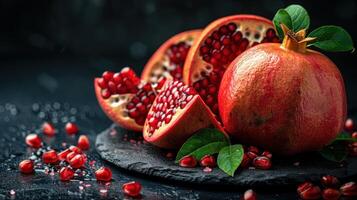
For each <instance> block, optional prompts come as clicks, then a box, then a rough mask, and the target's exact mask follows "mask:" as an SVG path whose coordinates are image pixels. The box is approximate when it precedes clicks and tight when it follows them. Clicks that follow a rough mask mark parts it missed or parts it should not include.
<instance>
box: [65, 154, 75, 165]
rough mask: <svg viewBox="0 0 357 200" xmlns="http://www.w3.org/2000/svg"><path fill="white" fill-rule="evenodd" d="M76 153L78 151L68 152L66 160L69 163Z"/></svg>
mask: <svg viewBox="0 0 357 200" xmlns="http://www.w3.org/2000/svg"><path fill="white" fill-rule="evenodd" d="M76 155H77V153H76V152H70V153H68V154H67V156H66V161H67V162H68V163H70V162H71V160H72V158H73V157H74V156H76Z"/></svg>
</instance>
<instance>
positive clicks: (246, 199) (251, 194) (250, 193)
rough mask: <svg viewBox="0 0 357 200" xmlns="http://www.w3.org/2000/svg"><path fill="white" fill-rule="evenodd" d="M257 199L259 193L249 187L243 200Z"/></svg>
mask: <svg viewBox="0 0 357 200" xmlns="http://www.w3.org/2000/svg"><path fill="white" fill-rule="evenodd" d="M256 199H257V194H256V193H255V192H254V191H253V190H252V189H249V190H247V191H245V192H244V195H243V200H256Z"/></svg>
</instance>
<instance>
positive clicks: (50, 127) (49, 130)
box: [42, 122, 56, 136]
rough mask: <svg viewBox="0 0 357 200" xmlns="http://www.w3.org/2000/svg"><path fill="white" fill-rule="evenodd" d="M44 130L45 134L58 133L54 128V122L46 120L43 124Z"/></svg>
mask: <svg viewBox="0 0 357 200" xmlns="http://www.w3.org/2000/svg"><path fill="white" fill-rule="evenodd" d="M42 132H43V133H44V134H45V135H48V136H54V135H55V133H56V129H55V128H54V126H53V125H52V124H50V123H48V122H45V123H43V124H42Z"/></svg>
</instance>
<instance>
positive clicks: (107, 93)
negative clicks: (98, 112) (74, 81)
mask: <svg viewBox="0 0 357 200" xmlns="http://www.w3.org/2000/svg"><path fill="white" fill-rule="evenodd" d="M108 74H109V75H108ZM163 81H164V80H163ZM162 84H163V83H161V82H160V83H159V84H157V86H159V85H162ZM94 87H95V92H96V96H97V99H98V102H99V104H100V106H101V107H102V109H103V111H104V112H105V113H106V114H107V116H108V117H109V118H110V119H111V120H113V121H114V122H115V123H117V124H118V125H120V126H122V127H124V128H126V129H129V130H134V131H141V130H142V128H143V125H144V122H145V119H146V115H147V113H148V111H149V109H150V107H151V105H152V103H153V102H154V100H155V97H156V93H157V92H156V91H155V89H158V87H156V88H153V86H152V85H151V84H150V83H145V82H141V81H140V79H139V78H138V77H137V76H136V74H135V72H134V71H133V70H131V69H130V68H124V69H122V70H121V72H120V73H115V74H114V73H112V72H105V73H104V74H103V76H102V77H101V78H96V79H95V81H94Z"/></svg>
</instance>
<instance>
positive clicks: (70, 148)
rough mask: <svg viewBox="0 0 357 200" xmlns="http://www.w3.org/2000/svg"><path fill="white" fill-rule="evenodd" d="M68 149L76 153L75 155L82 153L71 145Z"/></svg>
mask: <svg viewBox="0 0 357 200" xmlns="http://www.w3.org/2000/svg"><path fill="white" fill-rule="evenodd" d="M68 149H69V150H71V151H73V152H74V153H77V154H81V153H82V150H81V149H80V148H79V147H76V146H73V145H71V146H70V147H69V148H68Z"/></svg>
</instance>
